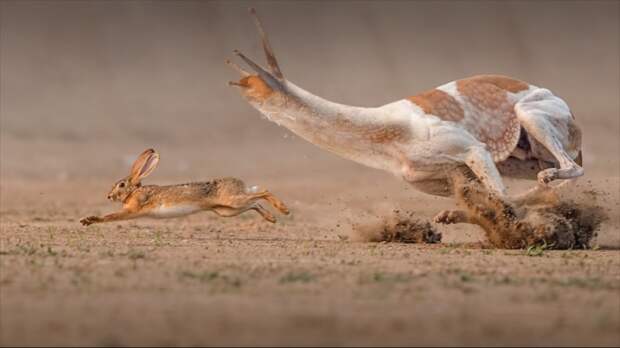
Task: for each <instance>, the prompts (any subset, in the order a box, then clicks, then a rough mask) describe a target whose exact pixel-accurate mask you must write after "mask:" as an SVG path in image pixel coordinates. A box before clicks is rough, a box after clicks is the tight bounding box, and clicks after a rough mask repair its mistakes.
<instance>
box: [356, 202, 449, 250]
mask: <svg viewBox="0 0 620 348" xmlns="http://www.w3.org/2000/svg"><path fill="white" fill-rule="evenodd" d="M352 227H353V229H352V234H351V240H352V241H356V242H394V243H439V242H441V233H439V232H437V230H436V229H435V227H433V225H431V224H430V223H429V222H428V221H422V220H419V219H417V218H415V217H414V214H413V213H412V212H408V213H403V212H401V211H399V210H394V211H393V214H392V216H389V217H383V218H376V219H375V221H366V222H364V223H354V224H353V225H352Z"/></svg>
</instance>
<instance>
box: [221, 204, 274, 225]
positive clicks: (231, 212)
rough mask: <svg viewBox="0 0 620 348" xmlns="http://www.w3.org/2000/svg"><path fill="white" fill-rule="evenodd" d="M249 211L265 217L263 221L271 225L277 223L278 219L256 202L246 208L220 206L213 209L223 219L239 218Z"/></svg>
mask: <svg viewBox="0 0 620 348" xmlns="http://www.w3.org/2000/svg"><path fill="white" fill-rule="evenodd" d="M248 210H255V211H256V212H258V213H259V214H260V215H261V216H262V217H263V219H265V220H267V221H269V222H271V223H275V222H276V218H275V217H274V216H273V214H271V213H270V212H269V211H268V210H267V209H265V208H263V207H262V206H261V205H260V204H258V203H256V202H253V203H248V204H246V205H245V206H242V207H240V208H235V207H230V206H218V207H216V208H213V211H214V212H215V213H216V214H217V215H219V216H223V217H232V216H237V215H239V214H241V213H244V212H246V211H248Z"/></svg>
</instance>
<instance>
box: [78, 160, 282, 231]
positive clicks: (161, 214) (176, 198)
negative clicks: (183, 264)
mask: <svg viewBox="0 0 620 348" xmlns="http://www.w3.org/2000/svg"><path fill="white" fill-rule="evenodd" d="M158 163H159V154H158V153H157V152H155V150H153V149H147V150H145V151H144V152H143V153H142V154H140V156H138V158H137V159H136V161H135V162H134V163H133V166H132V167H131V172H130V173H129V175H128V176H127V177H125V178H123V179H121V180H119V181H117V182H116V183H115V184H114V186H113V187H112V190H111V191H110V193H108V199H110V200H112V201H119V202H122V203H123V209H122V210H121V211H119V212H116V213H111V214H108V215H105V216H88V217H85V218H83V219H81V220H80V222H81V223H82V225H85V226H88V225H91V224H94V223H101V222H109V221H118V220H128V219H135V218H138V217H152V218H171V217H178V216H185V215H189V214H193V213H196V212H199V211H202V210H211V211H214V212H215V213H216V214H218V215H220V216H236V215H239V214H241V213H243V212H245V211H248V210H255V211H256V212H258V213H259V214H260V215H261V216H262V217H263V218H264V219H265V220H267V221H269V222H271V223H275V222H276V218H275V217H274V216H273V215H272V214H271V213H270V212H269V211H268V210H267V209H265V208H263V206H261V205H260V203H258V200H260V199H264V200H266V201H267V202H269V203H270V204H271V205H272V206H273V207H275V208H276V209H278V210H279V211H280V212H282V213H283V214H289V210H288V209H287V207H286V205H284V203H282V201H280V200H279V199H278V198H276V197H275V196H274V195H273V194H271V193H270V192H269V191H266V190H259V189H258V188H257V187H256V186H253V187H250V188H248V187H246V186H245V184H244V183H243V181H241V180H239V179H236V178H221V179H215V180H212V181H206V182H195V183H188V184H180V185H170V186H157V185H147V186H142V184H141V180H142V179H144V178H145V177H147V176H148V175H149V174H151V172H152V171H153V170H154V169H155V167H156V166H157V164H158Z"/></svg>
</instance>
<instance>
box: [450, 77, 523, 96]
mask: <svg viewBox="0 0 620 348" xmlns="http://www.w3.org/2000/svg"><path fill="white" fill-rule="evenodd" d="M460 81H464V82H465V83H487V84H491V85H494V86H495V87H498V88H501V89H503V90H505V91H508V92H510V93H518V92H521V91H524V90H526V89H528V88H529V87H530V85H529V84H528V83H526V82H523V81H521V80H517V79H513V78H511V77H508V76H502V75H476V76H472V77H469V78H466V79H463V80H460Z"/></svg>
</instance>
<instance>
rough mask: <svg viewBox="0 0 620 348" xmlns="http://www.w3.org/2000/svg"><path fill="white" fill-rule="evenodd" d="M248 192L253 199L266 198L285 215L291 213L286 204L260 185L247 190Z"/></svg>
mask: <svg viewBox="0 0 620 348" xmlns="http://www.w3.org/2000/svg"><path fill="white" fill-rule="evenodd" d="M246 193H247V194H248V196H250V197H252V199H264V200H266V201H267V202H269V204H271V205H272V206H273V207H274V208H276V209H278V210H279V211H280V212H281V213H282V214H284V215H288V214H289V213H290V211H289V209H288V208H287V207H286V204H284V202H282V201H281V200H280V199H278V197H276V196H274V195H273V193H271V192H269V191H267V190H261V189H260V188H259V187H258V186H252V187H250V188H248V189H247V190H246Z"/></svg>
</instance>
